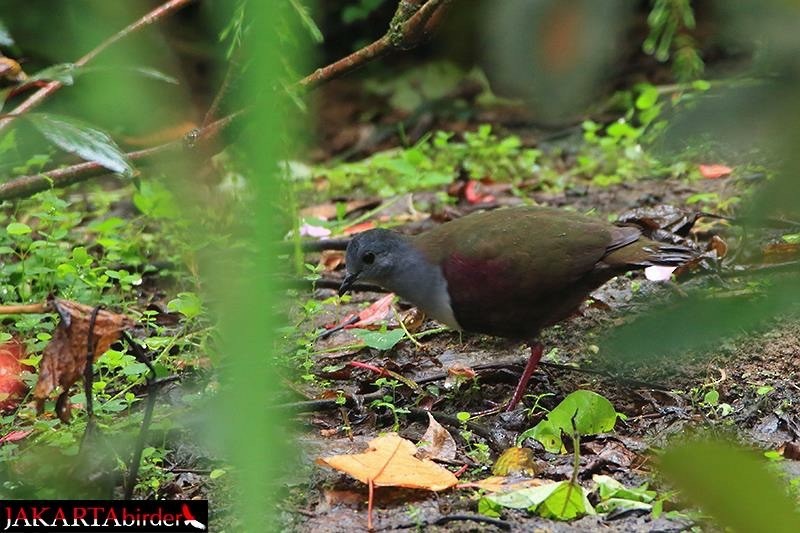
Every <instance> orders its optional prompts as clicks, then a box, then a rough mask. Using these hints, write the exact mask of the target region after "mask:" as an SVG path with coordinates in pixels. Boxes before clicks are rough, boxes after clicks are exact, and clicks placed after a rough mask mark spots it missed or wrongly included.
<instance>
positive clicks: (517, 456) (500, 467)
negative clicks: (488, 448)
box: [492, 446, 536, 476]
mask: <svg viewBox="0 0 800 533" xmlns="http://www.w3.org/2000/svg"><path fill="white" fill-rule="evenodd" d="M492 474H494V475H495V476H511V475H525V476H535V475H536V461H535V458H534V456H533V450H531V449H530V448H519V447H516V446H515V447H513V448H509V449H507V450H506V451H504V452H503V453H502V454H500V457H498V458H497V461H496V462H495V463H494V466H493V467H492Z"/></svg>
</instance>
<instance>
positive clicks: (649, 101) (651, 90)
mask: <svg viewBox="0 0 800 533" xmlns="http://www.w3.org/2000/svg"><path fill="white" fill-rule="evenodd" d="M656 102H658V89H656V88H655V87H653V86H652V85H646V86H644V87H643V89H642V92H641V93H640V94H639V96H638V97H637V98H636V109H640V110H644V109H650V108H651V107H653V106H654V105H655V104H656Z"/></svg>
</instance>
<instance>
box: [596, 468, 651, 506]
mask: <svg viewBox="0 0 800 533" xmlns="http://www.w3.org/2000/svg"><path fill="white" fill-rule="evenodd" d="M592 480H593V481H594V482H595V483H597V495H598V496H599V497H600V499H601V500H608V499H611V498H617V499H624V500H633V501H637V502H643V503H650V502H652V501H653V500H655V498H656V491H654V490H647V484H646V483H645V484H644V485H642V486H641V487H637V488H631V489H629V488H627V487H626V486H625V485H623V484H622V483H620V482H619V481H617V480H616V479H614V478H612V477H611V476H606V475H600V474H595V475H594V476H592Z"/></svg>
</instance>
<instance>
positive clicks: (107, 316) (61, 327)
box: [33, 299, 134, 422]
mask: <svg viewBox="0 0 800 533" xmlns="http://www.w3.org/2000/svg"><path fill="white" fill-rule="evenodd" d="M49 305H50V306H51V308H52V309H54V310H55V311H57V312H58V314H59V315H60V316H61V322H59V324H58V327H57V328H56V330H55V332H53V338H52V339H51V340H50V343H49V344H48V345H47V346H46V347H45V349H44V354H43V355H42V361H41V364H40V367H39V379H38V381H37V382H36V386H35V387H34V389H33V397H34V398H35V399H36V409H37V412H38V413H41V412H42V410H43V409H44V402H45V400H46V399H47V398H48V397H49V396H50V393H51V392H53V391H54V390H55V389H56V388H57V387H59V386H60V387H61V396H60V397H59V401H58V404H57V405H58V406H59V407H60V409H58V410H59V412H58V413H57V414H58V416H59V418H61V420H63V421H65V422H66V421H69V416H70V412H69V411H70V409H69V402H68V401H67V394H68V393H69V388H70V387H71V386H72V384H73V383H75V382H76V381H78V379H79V378H80V377H81V376H82V375H83V371H84V369H85V367H86V357H87V355H88V353H87V350H88V341H89V324H90V320H91V316H92V311H93V309H94V308H92V307H90V306H88V305H83V304H79V303H77V302H71V301H69V300H59V299H54V300H51V301H50V302H49ZM133 324H134V322H133V320H132V319H131V318H129V317H127V316H125V315H118V314H116V313H112V312H110V311H105V310H100V311H99V312H98V313H97V318H96V320H95V324H94V332H93V340H94V343H93V344H94V346H93V348H94V349H93V352H94V359H95V360H97V358H98V357H100V356H101V355H103V354H104V353H105V352H106V351H107V350H108V349H109V348H110V347H111V344H113V343H114V342H116V341H117V340H118V339H119V337H120V334H121V332H122V331H123V330H125V329H127V328H129V327H131V326H133Z"/></svg>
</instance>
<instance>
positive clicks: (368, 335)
mask: <svg viewBox="0 0 800 533" xmlns="http://www.w3.org/2000/svg"><path fill="white" fill-rule="evenodd" d="M352 332H353V334H354V335H355V336H356V337H358V338H359V339H361V340H362V341H363V342H364V344H366V345H367V346H369V347H370V348H375V349H377V350H389V349H391V348H393V347H394V345H395V344H397V343H398V342H400V341H401V340H402V339H403V337H404V336H405V334H406V332H405V331H403V330H402V329H392V330H389V331H383V332H382V331H368V330H365V329H354V330H352Z"/></svg>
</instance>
